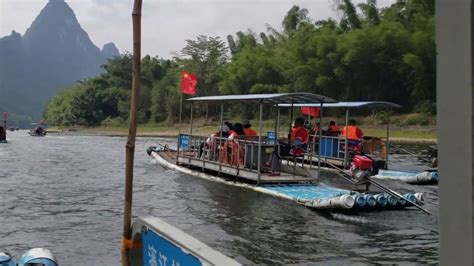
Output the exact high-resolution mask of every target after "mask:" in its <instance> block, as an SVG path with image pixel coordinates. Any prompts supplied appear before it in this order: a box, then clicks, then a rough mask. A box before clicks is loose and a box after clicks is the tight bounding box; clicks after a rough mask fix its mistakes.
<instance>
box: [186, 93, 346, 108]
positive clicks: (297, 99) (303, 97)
mask: <svg viewBox="0 0 474 266" xmlns="http://www.w3.org/2000/svg"><path fill="white" fill-rule="evenodd" d="M188 101H210V102H218V101H240V102H244V103H270V104H284V103H287V104H289V106H291V103H294V104H309V103H318V104H319V103H321V102H322V103H337V101H336V100H334V99H332V98H329V97H326V96H323V95H319V94H313V93H307V92H299V93H270V94H242V95H220V96H203V97H194V98H189V99H188Z"/></svg>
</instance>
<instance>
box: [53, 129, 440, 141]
mask: <svg viewBox="0 0 474 266" xmlns="http://www.w3.org/2000/svg"><path fill="white" fill-rule="evenodd" d="M183 128H184V127H183ZM264 130H265V131H266V130H270V129H264ZM178 131H179V130H178V129H177V128H163V129H161V128H160V129H154V128H148V127H143V128H141V127H140V126H139V128H138V129H137V137H148V138H176V137H177V136H178ZM214 131H216V130H214V127H201V128H197V129H196V130H195V131H193V134H196V135H201V136H208V135H210V134H211V133H212V132H214ZM367 131H368V132H369V133H372V134H366V135H370V136H377V137H385V136H384V135H381V134H380V129H378V128H376V129H368V130H367ZM47 132H48V133H49V134H71V135H74V134H77V135H97V136H107V137H126V136H127V135H128V128H122V127H112V128H111V127H92V128H67V129H59V128H52V130H49V131H47ZM412 132H413V131H410V130H407V131H406V132H403V131H402V132H401V133H400V131H399V130H397V133H398V134H397V135H400V134H401V135H403V134H404V133H405V135H406V136H393V137H390V141H391V142H395V143H406V144H426V145H429V144H436V143H437V142H438V141H437V139H436V138H423V137H410V135H411V134H412ZM182 133H189V128H188V127H186V128H185V129H183V130H182Z"/></svg>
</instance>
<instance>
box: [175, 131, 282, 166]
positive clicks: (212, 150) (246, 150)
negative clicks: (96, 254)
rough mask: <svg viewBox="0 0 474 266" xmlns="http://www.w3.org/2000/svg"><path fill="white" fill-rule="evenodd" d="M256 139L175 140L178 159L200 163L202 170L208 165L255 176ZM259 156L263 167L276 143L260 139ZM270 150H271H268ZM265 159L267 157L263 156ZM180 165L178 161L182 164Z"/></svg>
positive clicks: (191, 137) (183, 137)
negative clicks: (217, 165)
mask: <svg viewBox="0 0 474 266" xmlns="http://www.w3.org/2000/svg"><path fill="white" fill-rule="evenodd" d="M258 147H259V140H258V137H235V138H225V137H217V136H210V137H207V136H198V135H187V134H181V135H180V136H179V139H178V155H177V156H178V157H180V158H184V159H188V161H189V164H191V160H198V161H201V162H202V167H203V168H206V167H205V164H206V163H207V162H209V163H214V164H219V165H223V166H226V167H231V168H235V169H245V170H247V171H250V172H255V173H257V172H258V169H259V167H258V153H259V149H258ZM260 147H261V150H260V152H261V156H262V158H263V160H262V161H261V162H262V163H265V162H266V160H267V159H268V155H269V154H271V152H272V151H273V149H274V147H275V143H274V142H272V141H271V139H269V138H267V137H263V136H262V137H261V144H260ZM269 149H271V150H269ZM265 155H267V156H265ZM182 162H183V161H181V163H182Z"/></svg>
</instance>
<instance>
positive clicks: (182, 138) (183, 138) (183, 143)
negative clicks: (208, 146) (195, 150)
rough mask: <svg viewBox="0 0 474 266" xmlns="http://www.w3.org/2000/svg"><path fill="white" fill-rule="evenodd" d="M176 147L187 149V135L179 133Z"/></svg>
mask: <svg viewBox="0 0 474 266" xmlns="http://www.w3.org/2000/svg"><path fill="white" fill-rule="evenodd" d="M178 147H179V148H180V149H187V148H188V147H189V135H186V134H179V138H178Z"/></svg>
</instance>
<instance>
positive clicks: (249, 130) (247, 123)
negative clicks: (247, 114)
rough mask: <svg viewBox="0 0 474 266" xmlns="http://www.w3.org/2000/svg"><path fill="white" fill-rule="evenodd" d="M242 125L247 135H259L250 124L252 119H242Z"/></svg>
mask: <svg viewBox="0 0 474 266" xmlns="http://www.w3.org/2000/svg"><path fill="white" fill-rule="evenodd" d="M242 126H243V127H244V133H245V137H246V138H247V137H257V136H258V133H257V131H255V130H254V129H253V128H251V127H252V125H251V124H250V121H249V120H247V119H244V120H242Z"/></svg>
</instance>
